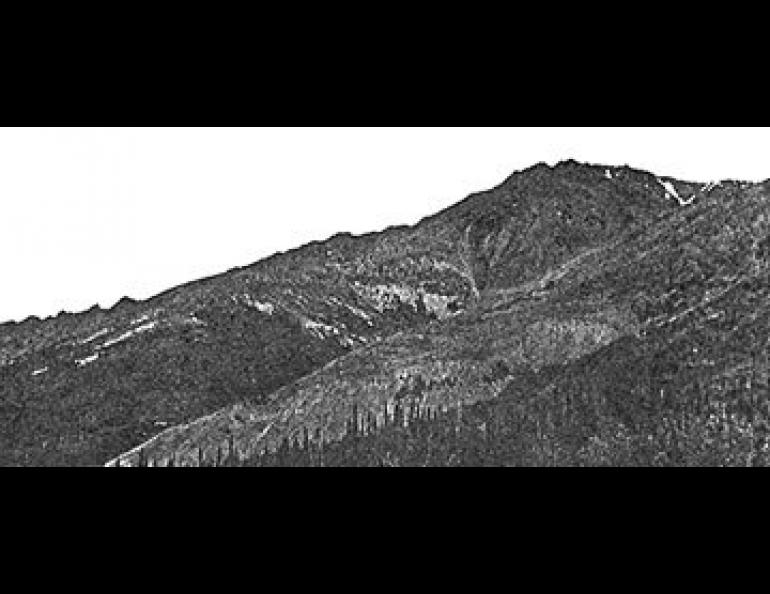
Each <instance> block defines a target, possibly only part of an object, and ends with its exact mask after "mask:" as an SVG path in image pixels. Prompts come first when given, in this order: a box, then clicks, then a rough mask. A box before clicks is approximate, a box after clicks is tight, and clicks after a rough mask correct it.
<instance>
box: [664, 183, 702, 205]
mask: <svg viewBox="0 0 770 594" xmlns="http://www.w3.org/2000/svg"><path fill="white" fill-rule="evenodd" d="M658 183H659V184H660V185H661V186H663V189H664V190H666V198H667V199H670V198H676V200H677V202H679V206H690V205H691V204H692V203H693V202H695V194H693V195H692V196H690V197H689V198H687V199H685V198H682V197H681V196H680V195H679V192H677V190H676V188H675V187H674V184H672V183H671V182H670V181H663V180H662V179H659V180H658Z"/></svg>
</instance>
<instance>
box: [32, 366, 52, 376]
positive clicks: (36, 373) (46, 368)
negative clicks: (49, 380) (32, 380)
mask: <svg viewBox="0 0 770 594" xmlns="http://www.w3.org/2000/svg"><path fill="white" fill-rule="evenodd" d="M47 372H48V367H43V368H42V369H37V370H35V371H33V372H32V377H37V376H38V375H42V374H44V373H47Z"/></svg>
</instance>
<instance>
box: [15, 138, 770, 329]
mask: <svg viewBox="0 0 770 594" xmlns="http://www.w3.org/2000/svg"><path fill="white" fill-rule="evenodd" d="M768 143H770V128H0V321H5V320H9V319H17V320H20V319H23V318H25V317H27V316H28V315H32V314H35V315H39V316H41V317H43V316H48V315H53V314H55V313H58V312H59V311H61V310H67V311H82V310H84V309H87V308H88V307H90V306H91V305H93V304H95V303H99V304H101V305H102V306H104V307H109V306H112V304H113V303H114V302H115V301H117V300H118V299H119V298H120V297H122V296H124V295H129V296H131V297H134V298H147V297H150V296H152V295H154V294H157V293H159V292H161V291H164V290H166V289H168V288H171V287H173V286H175V285H178V284H181V283H184V282H188V281H191V280H195V279H197V278H200V277H204V276H208V275H211V274H216V273H219V272H223V271H225V270H228V269H230V268H233V267H236V266H243V265H246V264H250V263H252V262H255V261H257V260H259V259H261V258H263V257H266V256H269V255H271V254H273V253H275V252H276V251H284V250H286V249H291V248H294V247H298V246H300V245H302V244H305V243H307V242H309V241H313V240H318V239H326V238H328V237H329V236H331V235H334V234H335V233H337V232H342V231H346V232H351V233H365V232H369V231H377V230H381V229H383V228H385V227H387V226H390V225H399V224H412V223H415V222H417V221H418V220H419V219H421V218H422V217H424V216H427V215H430V214H433V213H435V212H436V211H438V210H440V209H442V208H445V207H447V206H450V205H451V204H454V203H456V202H458V201H460V200H462V199H463V198H464V197H465V196H466V195H468V194H470V193H472V192H476V191H480V190H484V189H488V188H490V187H492V186H495V185H497V184H498V183H500V182H501V181H503V180H504V179H505V178H506V177H507V176H508V175H510V174H511V173H513V172H514V171H516V170H519V169H524V168H526V167H529V166H531V165H533V164H535V163H537V162H540V161H546V162H549V163H551V164H553V163H555V162H557V161H560V160H563V159H569V158H574V159H577V160H580V161H588V162H593V163H601V164H607V165H624V164H629V165H632V166H634V167H638V168H642V169H648V170H651V171H653V172H655V173H659V174H661V175H669V176H672V177H678V178H684V179H691V180H696V181H710V180H712V179H725V178H731V179H745V180H756V181H759V180H764V179H767V178H770V158H768V157H769V155H768V150H767V148H768V146H770V145H769V144H768Z"/></svg>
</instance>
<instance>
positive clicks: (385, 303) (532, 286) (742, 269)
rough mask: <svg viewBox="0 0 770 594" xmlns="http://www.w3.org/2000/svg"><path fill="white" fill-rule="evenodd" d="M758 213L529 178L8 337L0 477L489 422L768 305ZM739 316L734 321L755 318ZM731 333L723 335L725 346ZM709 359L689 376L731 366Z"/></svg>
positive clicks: (0, 373)
mask: <svg viewBox="0 0 770 594" xmlns="http://www.w3.org/2000/svg"><path fill="white" fill-rule="evenodd" d="M767 198H768V193H767V187H766V186H764V185H750V184H744V183H738V182H723V183H719V184H716V183H709V184H706V183H703V184H696V183H686V182H680V181H677V180H671V179H662V178H658V177H655V176H654V175H652V174H649V173H645V172H641V171H636V170H632V169H629V168H607V167H596V166H588V165H581V164H578V163H574V162H567V163H562V164H560V165H557V166H556V167H553V168H552V167H548V166H545V165H539V166H536V167H534V168H532V169H530V170H527V171H524V172H521V173H518V174H515V175H513V176H512V177H511V178H509V179H508V180H506V181H505V182H504V183H503V184H502V185H500V186H499V187H497V188H495V189H493V190H491V191H489V192H484V193H481V194H478V195H474V196H471V197H469V198H468V199H467V200H465V201H463V202H461V203H460V204H458V205H456V206H454V207H452V208H450V209H448V210H446V211H444V212H442V213H439V214H437V215H435V216H432V217H430V218H427V219H425V220H424V221H422V222H421V223H419V224H418V225H416V226H415V227H411V228H406V227H405V228H397V229H390V230H387V231H385V232H382V233H377V234H372V235H368V236H364V237H352V236H348V235H340V236H337V237H334V238H332V239H330V240H329V241H326V242H323V243H317V244H313V245H309V246H306V247H303V248H301V249H298V250H296V251H294V252H290V253H286V254H280V255H277V256H274V257H272V258H270V259H268V260H265V261H262V262H259V263H257V264H255V265H253V266H249V267H246V268H243V269H239V270H234V271H231V272H228V273H226V274H223V275H221V276H219V277H216V278H212V279H207V280H204V281H200V282H196V283H192V284H190V285H187V286H184V287H179V288H177V289H174V290H172V291H170V292H168V293H166V294H164V295H160V296H158V297H156V298H154V299H151V300H149V301H147V302H143V303H134V302H129V301H126V302H123V303H121V304H119V306H117V307H116V308H115V309H113V310H111V311H100V310H92V311H90V312H87V313H85V314H81V315H62V316H59V317H57V318H55V319H52V320H46V321H36V320H28V321H27V322H25V323H23V324H20V325H4V326H1V327H0V386H2V392H0V428H1V430H2V435H1V436H0V439H2V444H0V449H1V450H2V454H0V456H2V458H0V463H3V464H43V465H56V464H68V465H73V464H103V463H105V462H107V461H108V460H109V461H111V462H110V463H111V464H115V463H116V458H119V460H120V464H121V465H124V466H130V465H135V464H137V463H139V462H140V461H148V460H149V461H151V462H152V463H153V464H158V465H163V464H167V463H168V462H169V461H170V460H173V461H174V463H175V464H182V465H197V464H200V463H202V462H203V463H206V462H209V461H211V460H213V459H214V458H216V457H221V456H222V455H223V453H224V455H225V456H228V457H230V458H234V459H247V458H250V457H253V456H254V455H256V454H258V453H260V452H263V451H271V450H273V449H275V448H277V447H278V445H279V444H280V443H282V442H284V441H285V440H286V439H287V438H288V439H292V440H294V439H297V438H298V437H299V436H300V435H307V434H311V435H313V436H320V437H319V439H322V440H323V441H334V440H339V439H342V438H343V437H344V435H345V433H346V431H347V426H346V422H347V419H348V418H349V416H350V414H351V411H356V413H355V414H361V415H367V414H368V413H371V416H372V417H373V418H375V419H377V421H376V423H377V424H382V423H385V421H386V419H387V418H388V415H389V414H391V413H392V411H393V409H394V407H396V406H397V404H398V403H399V402H400V401H402V400H403V399H405V398H410V399H412V398H413V397H414V396H415V395H419V399H420V406H421V407H423V408H424V410H426V411H429V412H430V413H431V414H432V413H433V412H436V411H443V410H446V409H449V408H452V407H457V406H460V405H468V404H473V403H485V402H489V403H493V402H495V401H497V400H499V399H500V398H502V397H504V396H505V395H506V394H508V393H510V391H511V390H512V389H513V388H512V386H515V385H516V383H517V381H520V378H521V377H529V375H530V374H533V373H534V374H540V373H549V374H550V373H553V370H554V369H563V370H564V373H565V374H566V375H564V376H563V377H564V378H566V379H565V380H564V381H569V380H568V378H569V377H570V374H577V372H575V371H574V370H575V369H576V368H575V366H576V365H577V366H580V365H582V364H584V363H585V362H586V361H590V360H592V359H591V358H592V357H597V356H601V355H602V353H606V352H611V350H612V349H616V348H619V347H618V345H625V344H629V341H630V342H631V343H633V344H634V345H637V346H636V347H635V349H636V348H638V349H641V350H644V349H645V348H647V347H645V346H638V345H649V344H652V343H653V342H654V344H656V345H664V344H665V345H668V346H667V347H666V348H672V349H673V348H674V347H673V346H671V345H678V344H679V342H677V341H681V340H684V339H683V338H681V336H682V334H681V333H682V331H681V329H678V328H679V326H681V325H682V324H684V325H685V326H686V327H687V328H688V329H689V328H690V324H692V323H693V322H691V320H695V319H698V320H700V317H699V316H701V317H702V316H705V317H706V318H707V321H709V322H710V323H711V324H712V325H713V324H717V323H719V322H718V321H719V320H720V319H721V318H718V317H714V318H713V319H711V318H709V316H717V314H718V311H717V309H716V308H717V307H718V306H719V304H720V303H722V301H723V300H724V299H728V298H730V297H731V296H733V297H735V295H736V293H741V295H742V296H743V297H745V298H746V299H749V296H748V294H746V295H743V292H744V291H745V290H746V287H747V286H749V285H751V286H754V285H757V286H762V280H761V279H763V278H764V276H763V275H764V274H765V267H764V258H765V255H766V254H765V250H766V245H767V242H766V238H767V234H768V232H770V231H769V230H768V229H767V224H766V217H767V213H768V209H767V204H766V200H767ZM752 283H753V284H752ZM752 295H754V294H752ZM743 297H742V298H743ZM751 299H753V301H751V305H745V306H740V307H738V311H739V314H735V315H743V316H749V317H751V316H754V315H757V316H759V315H762V312H763V311H764V310H763V309H762V308H763V307H764V302H763V300H762V299H761V296H758V295H754V296H753V297H752V298H751ZM724 316H725V318H724V319H723V320H722V322H723V323H724V324H725V326H724V328H721V329H720V330H715V332H717V334H719V335H720V336H722V335H729V333H730V332H735V330H734V328H733V326H730V324H732V323H733V322H735V321H736V319H735V318H731V317H729V316H728V314H727V313H724ZM715 320H716V321H715ZM728 326H729V328H728ZM760 338H761V337H757V340H759V339H760ZM651 341H653V342H651ZM753 344H755V343H754V342H753ZM718 345H719V343H717V346H713V349H716V350H713V349H712V351H711V352H709V351H703V352H701V351H699V352H698V353H696V359H697V358H698V357H700V358H701V359H703V360H708V361H711V360H713V359H717V358H719V357H723V358H725V360H730V361H732V359H730V357H732V356H733V354H732V353H731V352H729V353H728V352H724V353H721V352H720V351H719V350H718V349H719V348H720V347H719V346H718ZM747 348H748V347H747ZM648 350H650V348H648ZM635 352H636V351H635ZM704 353H706V354H704ZM690 355H692V352H690V353H689V354H686V353H685V352H678V351H677V356H678V357H679V358H680V360H682V361H685V360H689V359H687V357H690ZM708 357H711V358H708ZM735 357H736V358H737V357H738V354H737V353H736V354H735ZM744 363H745V361H744ZM682 364H684V363H682ZM731 364H732V363H731ZM718 367H719V365H716V364H715V365H712V366H710V367H709V369H712V370H713V369H716V368H718ZM730 369H732V367H730ZM714 381H715V382H716V379H715V380H714Z"/></svg>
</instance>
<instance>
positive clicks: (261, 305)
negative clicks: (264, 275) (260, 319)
mask: <svg viewBox="0 0 770 594" xmlns="http://www.w3.org/2000/svg"><path fill="white" fill-rule="evenodd" d="M242 297H243V303H245V304H246V305H248V306H249V307H253V308H254V309H256V310H257V311H259V312H261V313H263V314H267V315H269V316H272V315H273V314H274V313H275V306H274V305H273V304H272V303H269V302H262V301H258V300H257V299H254V298H252V296H251V295H248V294H244V295H243V296H242Z"/></svg>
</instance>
